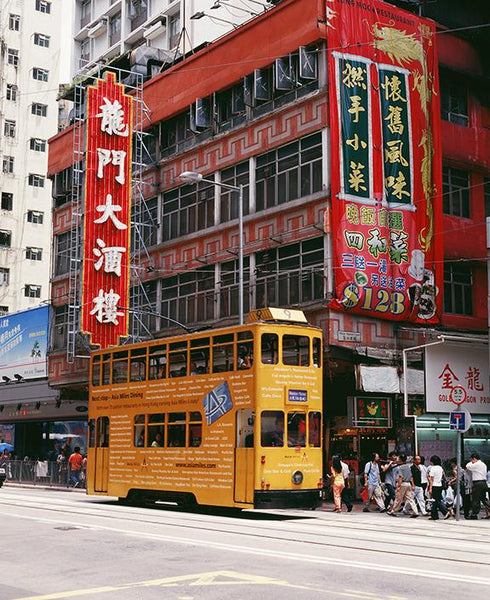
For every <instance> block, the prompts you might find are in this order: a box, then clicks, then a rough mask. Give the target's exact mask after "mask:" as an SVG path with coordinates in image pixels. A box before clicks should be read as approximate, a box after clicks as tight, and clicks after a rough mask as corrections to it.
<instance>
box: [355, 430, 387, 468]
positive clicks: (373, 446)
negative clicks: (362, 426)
mask: <svg viewBox="0 0 490 600" xmlns="http://www.w3.org/2000/svg"><path fill="white" fill-rule="evenodd" d="M373 452H377V453H378V454H379V455H380V457H381V458H386V456H387V455H388V438H387V436H386V435H376V434H374V435H373V434H361V435H360V438H359V455H360V457H361V463H362V464H364V463H366V462H367V461H368V460H371V456H372V454H373Z"/></svg>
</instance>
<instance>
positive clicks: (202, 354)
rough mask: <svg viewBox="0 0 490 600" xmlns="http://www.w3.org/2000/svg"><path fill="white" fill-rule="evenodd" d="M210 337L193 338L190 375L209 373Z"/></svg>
mask: <svg viewBox="0 0 490 600" xmlns="http://www.w3.org/2000/svg"><path fill="white" fill-rule="evenodd" d="M209 342H210V340H209V338H202V339H197V340H191V357H190V358H191V360H190V366H189V374H190V375H203V374H204V373H209Z"/></svg>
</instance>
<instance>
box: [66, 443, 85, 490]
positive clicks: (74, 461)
mask: <svg viewBox="0 0 490 600" xmlns="http://www.w3.org/2000/svg"><path fill="white" fill-rule="evenodd" d="M68 464H69V465H70V481H71V483H72V485H73V487H77V486H78V485H80V473H81V471H82V464H83V456H82V455H81V454H80V446H75V450H74V451H73V454H72V455H71V456H70V458H69V459H68Z"/></svg>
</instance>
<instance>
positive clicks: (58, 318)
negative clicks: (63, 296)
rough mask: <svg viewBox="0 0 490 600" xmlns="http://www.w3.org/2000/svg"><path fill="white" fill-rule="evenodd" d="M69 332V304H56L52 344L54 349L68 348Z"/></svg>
mask: <svg viewBox="0 0 490 600" xmlns="http://www.w3.org/2000/svg"><path fill="white" fill-rule="evenodd" d="M67 332H68V306H67V305H66V304H65V305H64V306H56V307H55V308H54V319H53V331H52V335H51V344H52V347H53V349H60V348H66V340H67Z"/></svg>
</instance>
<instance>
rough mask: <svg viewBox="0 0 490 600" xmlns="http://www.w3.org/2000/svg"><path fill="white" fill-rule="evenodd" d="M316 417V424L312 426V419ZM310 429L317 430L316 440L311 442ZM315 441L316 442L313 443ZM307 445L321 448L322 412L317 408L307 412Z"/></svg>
mask: <svg viewBox="0 0 490 600" xmlns="http://www.w3.org/2000/svg"><path fill="white" fill-rule="evenodd" d="M315 418H318V426H317V427H312V426H311V423H312V420H313V419H315ZM312 430H313V431H317V432H318V440H316V438H315V441H313V442H312V439H313V436H312ZM316 441H317V443H315V442H316ZM308 446H310V447H311V448H321V447H322V413H321V411H319V410H310V411H309V412H308Z"/></svg>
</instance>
